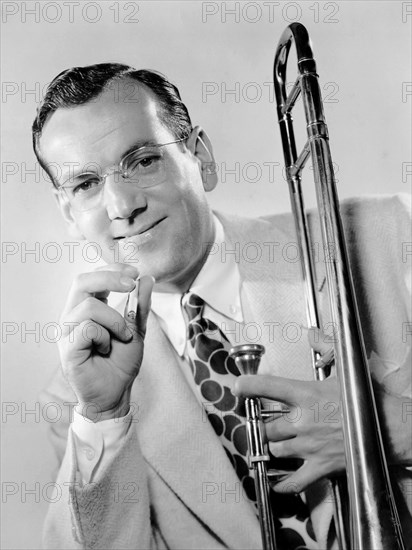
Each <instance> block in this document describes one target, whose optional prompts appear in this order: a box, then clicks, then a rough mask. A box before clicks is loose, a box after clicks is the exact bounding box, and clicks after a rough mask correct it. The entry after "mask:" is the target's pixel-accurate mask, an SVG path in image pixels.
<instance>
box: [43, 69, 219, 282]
mask: <svg viewBox="0 0 412 550" xmlns="http://www.w3.org/2000/svg"><path fill="white" fill-rule="evenodd" d="M116 84H117V86H116V92H114V91H113V89H111V90H110V89H109V90H107V91H105V92H103V94H101V95H100V96H99V97H98V98H96V99H95V100H93V101H91V102H90V103H87V104H84V105H80V106H77V107H73V108H61V109H58V110H57V111H56V112H55V113H54V114H53V115H52V116H51V118H50V119H49V120H48V122H47V123H46V125H45V127H44V129H43V133H42V136H41V138H40V151H41V154H42V156H43V158H44V160H45V162H47V163H53V165H55V166H59V167H60V168H59V171H58V173H56V178H57V180H58V181H57V183H58V184H62V183H63V182H64V181H65V180H66V179H67V178H68V177H70V176H72V175H73V170H75V171H76V170H79V171H83V170H82V169H83V167H84V166H87V165H89V166H90V164H91V163H93V165H94V166H98V167H99V168H100V169H101V173H106V172H107V171H109V172H110V171H111V170H110V169H112V168H113V167H117V166H118V163H119V161H120V160H121V158H122V157H123V156H124V155H125V153H126V152H127V151H129V150H130V149H131V148H133V147H134V146H135V144H138V146H139V145H140V144H141V143H144V142H152V143H159V144H163V143H169V142H172V141H175V139H176V137H175V136H174V135H173V134H172V133H171V131H170V130H169V129H167V128H166V127H165V126H164V124H162V122H161V121H160V120H159V118H158V115H157V104H156V100H155V98H154V96H153V95H152V94H151V93H150V91H147V90H146V89H145V88H144V87H139V89H138V94H136V93H134V94H133V98H134V99H135V98H136V96H137V95H138V101H137V102H136V101H135V100H134V101H132V102H131V101H130V100H129V101H128V98H130V85H131V81H130V80H127V79H125V80H123V81H120V82H117V83H116ZM132 85H133V86H134V88H133V89H134V90H135V89H136V86H137V83H135V82H132ZM161 150H162V155H163V156H164V161H165V166H166V167H167V171H166V174H167V175H166V178H165V179H164V181H162V183H160V184H158V185H156V186H154V187H149V188H145V189H139V188H138V187H137V186H136V185H133V184H130V183H129V184H125V183H124V182H122V179H121V178H120V177H119V175H118V174H117V175H116V174H111V175H109V176H108V177H107V178H106V181H105V184H104V188H103V189H102V200H101V201H100V203H99V205H98V206H97V207H95V208H93V209H91V210H87V211H79V210H77V209H74V208H73V205H72V204H71V203H70V202H69V201H68V200H67V199H66V196H65V194H64V193H62V192H59V193H58V198H59V203H60V207H61V210H62V213H63V215H64V217H65V219H66V221H67V222H68V223H69V225H70V226H71V229H72V231H73V230H74V231H75V232H76V233H77V234H78V235H79V234H80V235H81V236H82V237H83V238H86V239H87V240H88V241H90V242H94V243H97V245H99V246H100V248H101V251H102V254H103V259H104V260H105V261H106V262H107V263H113V262H115V261H116V262H118V261H120V262H126V263H131V264H133V265H135V266H136V267H137V268H138V269H139V271H140V273H141V274H149V275H153V276H154V277H155V278H156V280H157V281H158V282H159V283H163V286H164V289H166V286H165V285H173V286H175V285H180V286H183V287H184V286H185V285H186V284H190V283H191V282H192V279H193V277H194V276H195V275H196V274H197V272H198V271H199V269H200V267H201V265H202V263H203V261H204V257H205V251H206V247H207V244H206V243H208V242H209V243H210V242H211V241H212V240H213V225H212V218H211V213H210V209H209V207H208V204H207V201H206V196H205V190H206V191H209V190H210V189H212V188H213V187H214V185H215V182H214V180H213V177H212V178H211V180H212V181H211V182H210V183H209V182H208V181H207V180H208V178H206V179H205V178H204V179H205V182H206V183H205V184H204V183H203V180H202V165H203V167H204V165H205V164H206V163H210V162H211V161H212V160H213V158H212V157H211V152H210V151H209V150H208V148H207V147H206V146H205V144H204V141H203V140H202V139H198V137H197V131H196V130H195V131H194V132H193V133H192V136H191V137H190V138H189V140H188V141H187V142H185V143H174V144H171V145H167V146H166V147H162V148H161ZM73 167H74V168H73ZM203 173H204V172H203ZM209 178H210V176H209ZM159 289H160V287H159Z"/></svg>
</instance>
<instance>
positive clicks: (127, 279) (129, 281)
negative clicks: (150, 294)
mask: <svg viewBox="0 0 412 550" xmlns="http://www.w3.org/2000/svg"><path fill="white" fill-rule="evenodd" d="M120 283H121V284H122V285H123V286H125V287H127V288H132V287H133V286H135V282H134V280H133V279H132V278H131V277H125V276H123V277H120Z"/></svg>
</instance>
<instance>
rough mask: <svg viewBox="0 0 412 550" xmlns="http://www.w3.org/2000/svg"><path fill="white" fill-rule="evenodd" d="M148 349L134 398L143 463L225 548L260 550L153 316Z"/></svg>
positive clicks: (228, 469)
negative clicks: (137, 405)
mask: <svg viewBox="0 0 412 550" xmlns="http://www.w3.org/2000/svg"><path fill="white" fill-rule="evenodd" d="M145 349H146V351H145V360H144V363H143V366H142V371H141V373H140V374H139V376H138V377H137V380H136V383H135V391H136V393H135V394H134V399H135V400H136V402H137V403H138V404H139V409H138V433H139V440H140V444H141V448H142V452H143V455H144V456H145V459H146V460H147V462H148V463H149V464H150V465H151V467H152V468H153V469H154V470H155V471H156V472H157V474H158V475H159V476H160V477H161V478H162V479H163V480H164V482H165V483H166V484H167V485H168V486H169V487H170V488H171V490H172V491H174V493H175V494H176V495H177V497H178V498H179V499H180V500H181V501H182V502H183V503H184V504H185V505H186V506H187V508H188V509H190V510H191V512H192V513H194V514H195V515H196V516H198V517H199V518H200V520H201V521H202V522H203V523H204V524H205V525H207V527H208V529H209V530H210V531H212V532H213V533H214V534H215V536H216V537H217V538H218V539H220V541H222V542H223V543H224V544H225V545H227V546H228V547H232V548H259V547H260V535H259V524H258V521H257V518H256V516H255V514H254V511H253V509H252V506H251V505H250V503H249V502H247V501H246V500H245V499H244V498H243V496H242V492H241V484H240V482H239V480H238V478H237V476H236V474H235V471H234V469H233V467H232V466H231V464H230V462H229V460H228V458H227V456H226V453H225V452H224V450H223V447H222V445H221V443H220V441H219V439H218V438H217V437H216V434H215V433H214V431H213V429H212V427H211V425H210V423H209V422H208V421H207V417H206V415H205V412H204V410H203V408H202V406H201V405H200V403H199V402H198V401H197V399H196V397H195V396H194V394H193V392H192V390H191V389H190V387H189V385H188V383H187V381H186V379H185V376H184V374H183V373H182V372H181V369H182V366H181V364H180V362H179V359H178V358H177V357H176V353H175V351H174V349H173V348H172V346H171V344H170V343H169V341H168V339H167V338H166V336H165V335H164V333H163V332H162V330H161V329H160V327H159V325H158V322H157V320H156V319H155V318H154V316H153V315H151V318H150V320H149V324H148V330H147V339H146V348H145ZM231 491H232V493H231ZM239 518H241V520H239Z"/></svg>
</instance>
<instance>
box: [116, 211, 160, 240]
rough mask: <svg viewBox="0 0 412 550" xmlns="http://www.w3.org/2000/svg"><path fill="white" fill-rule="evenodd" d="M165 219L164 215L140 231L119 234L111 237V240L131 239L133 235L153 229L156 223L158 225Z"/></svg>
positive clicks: (142, 233) (143, 233)
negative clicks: (130, 233)
mask: <svg viewBox="0 0 412 550" xmlns="http://www.w3.org/2000/svg"><path fill="white" fill-rule="evenodd" d="M165 219H166V217H164V218H161V219H160V220H158V221H157V222H155V223H154V224H152V225H149V226H148V227H146V228H145V229H143V230H142V231H139V232H138V233H133V234H132V235H121V236H120V237H113V240H114V241H122V240H125V239H132V238H133V237H137V236H138V235H145V234H146V233H148V232H149V231H151V230H152V229H154V228H155V227H156V226H157V225H159V223H161V222H162V221H163V220H165Z"/></svg>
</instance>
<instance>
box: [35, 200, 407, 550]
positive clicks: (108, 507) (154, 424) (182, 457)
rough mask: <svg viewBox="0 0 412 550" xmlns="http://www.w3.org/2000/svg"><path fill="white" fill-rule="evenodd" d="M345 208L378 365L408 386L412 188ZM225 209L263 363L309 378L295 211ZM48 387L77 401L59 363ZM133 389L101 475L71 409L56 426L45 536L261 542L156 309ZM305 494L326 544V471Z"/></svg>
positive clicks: (202, 544)
mask: <svg viewBox="0 0 412 550" xmlns="http://www.w3.org/2000/svg"><path fill="white" fill-rule="evenodd" d="M342 212H343V218H344V225H345V229H346V236H347V241H348V245H349V250H350V257H351V262H352V268H353V273H354V279H355V289H356V294H357V298H358V301H359V306H360V311H361V318H362V322H363V331H364V337H365V341H366V349H367V355H368V359H369V364H370V367H371V370H372V371H373V373H374V376H375V377H376V378H377V379H378V380H379V381H380V382H381V383H382V384H383V385H384V386H385V387H386V388H387V389H388V391H393V392H396V393H398V394H402V395H409V394H410V391H411V372H410V356H411V336H410V332H411V312H410V294H409V291H410V288H408V285H409V284H410V281H411V279H410V266H411V254H410V252H411V250H410V241H411V236H410V212H409V210H408V198H407V197H403V198H400V197H392V198H385V199H382V198H364V199H362V200H351V201H347V202H345V203H344V205H343V207H342ZM219 217H220V219H221V221H222V223H223V226H224V230H225V236H226V239H227V241H228V243H227V247H226V252H227V251H228V250H234V251H235V253H236V250H238V251H239V254H238V258H237V259H238V261H239V270H240V274H241V278H242V289H241V300H242V306H243V309H244V313H245V322H246V323H255V328H256V326H257V327H258V328H257V329H256V330H255V332H254V334H257V333H258V334H259V340H258V343H262V344H263V345H264V346H265V347H266V356H265V361H264V362H263V363H262V365H261V372H264V373H272V374H275V375H279V376H284V377H289V378H293V379H301V380H312V372H311V367H310V359H309V357H310V355H309V346H308V342H307V338H306V336H305V335H304V333H299V327H301V326H302V325H303V326H306V324H307V323H306V317H305V310H304V304H303V289H302V276H301V268H300V263H299V260H298V258H296V245H295V243H296V237H295V233H294V227H293V220H292V219H291V216H290V215H280V216H274V217H271V218H262V219H259V220H246V219H241V218H233V217H231V218H227V217H224V216H220V215H219ZM309 219H310V228H311V233H312V236H313V242H314V243H315V245H314V247H315V250H316V255H315V269H316V276H317V284H318V298H319V303H320V305H321V309H322V311H323V324H325V323H327V322H328V321H329V320H330V319H329V308H328V299H327V288H326V287H327V285H325V284H324V282H325V255H324V253H323V249H322V245H319V247H318V245H317V243H320V242H321V240H320V236H319V227H318V223H317V220H316V216H312V215H311V216H310V217H309ZM251 243H254V244H251ZM408 243H409V244H408ZM259 247H260V248H259ZM259 250H260V252H261V253H260V255H259V252H257V251H259ZM223 252H224V251H217V252H216V251H215V253H223ZM408 252H409V255H408ZM326 259H327V258H326ZM408 270H409V271H408ZM408 273H409V274H408ZM256 324H257V325H256ZM259 331H260V332H259ZM46 398H47V400H49V401H58V402H62V401H63V402H65V401H66V402H73V401H75V397H74V395H73V393H72V392H71V390H70V388H69V387H68V386H67V384H66V383H65V381H64V379H63V377H62V376H61V374H60V373H58V374H57V375H56V377H55V379H54V380H53V382H52V384H51V386H50V388H49V389H48V393H47V397H46ZM132 401H133V403H135V404H137V407H136V411H135V417H134V423H133V425H132V428H131V429H130V430H129V432H128V435H127V437H126V439H125V441H124V443H123V444H122V446H121V447H120V448H119V449H118V450H117V453H116V456H115V459H114V460H113V461H112V462H111V463H110V464H109V465H108V466H107V467H106V468H105V469H104V470H103V471H101V472H100V473H99V476H98V478H97V479H96V480H95V482H93V483H91V484H88V485H86V486H84V487H81V483H80V481H79V476H78V472H77V464H76V457H75V453H74V447H73V440H72V435H71V432H69V437H67V431H68V419H66V421H65V422H61V423H59V424H58V425H56V424H52V425H51V428H52V438H53V442H54V444H55V447H56V449H57V451H58V456H59V460H61V466H60V470H59V473H58V476H57V482H58V483H59V486H60V489H61V491H62V498H61V499H60V500H59V501H58V502H55V503H53V504H51V505H50V509H49V513H48V516H47V520H46V524H45V544H46V547H47V548H53V549H56V548H64V549H69V548H104V549H109V548H110V549H111V548H113V549H120V548H122V549H123V548H127V549H149V548H171V549H179V550H183V549H212V548H213V549H218V548H232V549H238V548H239V549H240V548H245V549H253V548H261V541H260V530H259V523H258V520H257V518H256V516H255V513H254V511H253V509H252V507H251V506H250V504H249V503H248V502H247V500H246V499H244V498H243V495H242V492H241V489H240V483H239V480H238V479H237V477H236V474H235V472H234V470H233V468H232V467H231V465H230V463H229V461H228V459H227V457H226V454H225V452H224V450H223V448H222V445H221V443H220V441H219V439H218V438H217V437H216V435H215V433H214V431H213V429H212V427H211V425H210V424H209V422H208V421H207V418H206V416H205V414H204V411H203V410H202V407H201V405H200V404H199V402H198V400H197V399H196V397H195V396H194V394H193V392H192V391H191V389H190V388H189V386H188V383H187V381H186V379H185V377H184V375H183V374H182V372H181V368H180V365H179V361H178V358H177V357H176V353H175V352H174V349H173V348H172V346H171V344H170V342H169V341H168V339H167V338H166V337H165V335H164V333H163V332H162V331H161V329H160V327H159V324H158V322H157V319H156V317H155V316H154V315H151V316H150V318H149V322H148V330H147V337H146V344H145V355H144V361H143V365H142V368H141V371H140V373H139V376H138V377H137V379H136V381H135V383H134V387H133V395H132ZM66 410H67V407H66ZM401 422H402V419H400V426H401ZM395 470H396V471H395V472H394V475H396V476H397V478H398V481H399V486H400V487H401V489H403V490H404V495H403V496H402V494H401V493H399V494H398V495H397V496H398V501H399V502H400V506H401V508H402V510H406V507H407V506H409V509H410V510H412V503H411V491H410V487H411V485H409V494H408V483H409V484H411V482H412V480H411V478H410V476H409V472H408V471H407V470H405V469H402V468H396V469H395ZM408 476H409V477H408ZM405 495H406V497H405ZM306 496H307V499H308V503H309V505H310V508H311V511H312V521H313V523H314V527H315V531H316V534H317V538H318V541H319V545H320V546H319V547H320V548H326V546H327V544H328V542H327V535H328V528H329V523H330V517H331V509H332V504H331V499H330V497H328V486H327V483H326V482H320V483H317V484H315V485H313V486H312V487H311V488H310V489H309V490H308V491H307V494H306ZM408 499H409V502H407V500H408Z"/></svg>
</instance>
